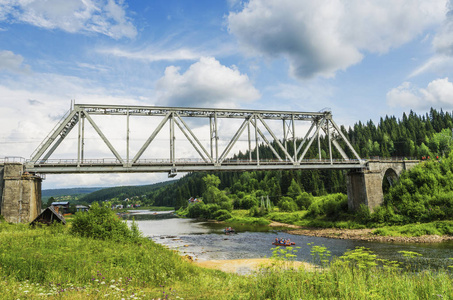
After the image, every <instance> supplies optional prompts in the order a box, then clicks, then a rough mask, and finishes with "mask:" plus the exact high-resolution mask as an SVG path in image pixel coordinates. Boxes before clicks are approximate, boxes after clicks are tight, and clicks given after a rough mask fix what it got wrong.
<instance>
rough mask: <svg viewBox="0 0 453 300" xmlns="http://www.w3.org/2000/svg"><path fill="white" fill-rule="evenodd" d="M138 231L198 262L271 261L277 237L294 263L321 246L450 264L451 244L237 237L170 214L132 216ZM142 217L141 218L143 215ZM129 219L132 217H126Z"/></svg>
mask: <svg viewBox="0 0 453 300" xmlns="http://www.w3.org/2000/svg"><path fill="white" fill-rule="evenodd" d="M133 216H134V217H135V220H136V221H137V224H138V226H139V228H140V230H141V231H142V232H143V234H144V235H145V236H148V237H150V238H152V239H153V240H154V241H156V242H157V243H159V244H163V245H166V246H167V247H169V248H171V249H177V250H179V251H180V252H181V253H182V254H187V255H190V256H193V257H195V258H197V259H200V260H213V259H242V258H262V257H270V256H271V255H272V250H271V249H273V248H274V247H275V246H273V245H272V244H271V243H272V241H274V240H275V238H276V237H279V238H289V239H291V240H292V241H294V242H296V246H297V247H300V249H298V252H297V258H296V259H297V260H300V261H308V262H312V261H313V257H312V256H311V253H310V249H311V247H310V246H308V245H307V244H308V243H314V245H324V246H325V247H326V248H327V249H328V250H329V251H330V252H331V256H332V257H334V256H337V257H338V256H341V255H343V254H344V252H345V251H347V250H350V249H354V248H356V247H359V246H363V247H366V248H370V249H371V250H372V251H373V252H374V253H375V254H377V255H378V256H379V258H385V259H389V260H398V261H404V258H403V257H402V255H401V254H399V253H398V251H402V250H405V251H414V252H418V253H420V254H422V257H420V258H417V259H416V263H417V264H420V265H422V266H425V267H428V266H429V267H432V268H443V267H446V266H448V265H451V264H452V263H453V261H451V260H449V257H453V251H452V250H453V242H444V243H436V244H406V243H401V244H398V243H379V242H364V241H354V240H341V239H332V238H322V237H311V236H303V235H291V234H288V233H285V232H281V231H279V230H276V229H275V228H270V227H268V226H255V225H253V226H252V225H235V226H234V228H235V230H236V232H237V233H236V234H230V235H226V234H224V233H223V229H224V228H225V224H221V223H216V222H199V221H196V220H193V219H180V218H174V216H173V217H172V216H171V214H168V213H167V214H166V216H167V217H165V216H164V214H162V213H161V214H154V213H153V212H152V213H151V215H148V218H153V219H147V220H141V219H139V218H138V217H139V216H140V215H133ZM142 216H143V214H142ZM129 217H131V216H129Z"/></svg>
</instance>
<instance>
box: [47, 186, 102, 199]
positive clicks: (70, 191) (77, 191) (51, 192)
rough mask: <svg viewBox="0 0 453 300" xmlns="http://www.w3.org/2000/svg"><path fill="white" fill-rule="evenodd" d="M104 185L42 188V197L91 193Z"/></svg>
mask: <svg viewBox="0 0 453 300" xmlns="http://www.w3.org/2000/svg"><path fill="white" fill-rule="evenodd" d="M101 189H103V187H89V188H64V189H48V190H42V195H41V196H42V197H43V198H44V197H59V196H73V195H81V194H89V193H92V192H95V191H98V190H101Z"/></svg>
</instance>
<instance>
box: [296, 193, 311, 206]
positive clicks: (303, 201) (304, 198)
mask: <svg viewBox="0 0 453 300" xmlns="http://www.w3.org/2000/svg"><path fill="white" fill-rule="evenodd" d="M312 202H313V195H312V194H309V193H307V192H303V193H302V194H300V195H298V196H297V197H296V204H297V206H298V207H299V209H308V208H309V207H310V205H311V203H312Z"/></svg>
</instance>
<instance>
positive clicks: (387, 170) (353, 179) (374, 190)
mask: <svg viewBox="0 0 453 300" xmlns="http://www.w3.org/2000/svg"><path fill="white" fill-rule="evenodd" d="M418 163H419V161H416V160H413V161H408V160H401V161H383V160H381V161H368V163H367V168H366V169H365V170H361V171H350V172H349V173H348V176H347V180H348V182H347V188H348V207H349V209H350V210H357V209H359V207H360V206H361V205H366V206H367V207H368V208H369V209H370V211H373V210H374V209H375V208H376V207H378V206H380V205H381V204H382V203H383V202H384V191H385V190H386V189H387V188H389V187H390V183H394V182H395V181H396V180H398V178H399V177H400V176H401V174H402V172H403V171H405V170H409V169H411V168H412V167H414V166H416V165H417V164H418Z"/></svg>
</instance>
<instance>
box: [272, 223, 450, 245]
mask: <svg viewBox="0 0 453 300" xmlns="http://www.w3.org/2000/svg"><path fill="white" fill-rule="evenodd" d="M269 226H271V227H286V228H288V229H287V232H288V233H290V234H297V235H307V236H317V237H326V238H335V239H347V240H359V241H376V242H395V243H440V242H444V241H453V236H447V235H443V236H439V235H423V236H414V237H405V236H379V235H374V234H373V233H372V231H373V230H374V229H338V228H305V227H301V226H296V225H290V224H284V223H279V222H272V223H271V224H270V225H269Z"/></svg>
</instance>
